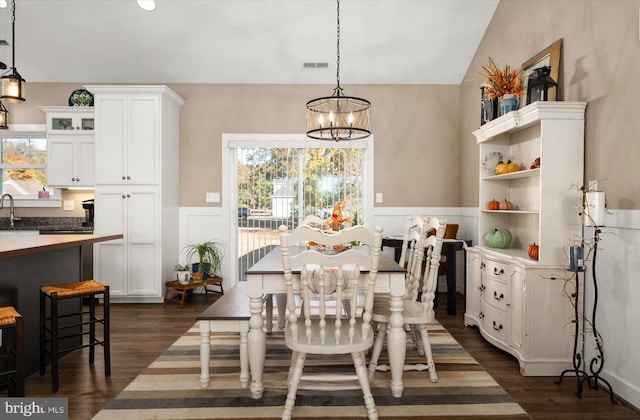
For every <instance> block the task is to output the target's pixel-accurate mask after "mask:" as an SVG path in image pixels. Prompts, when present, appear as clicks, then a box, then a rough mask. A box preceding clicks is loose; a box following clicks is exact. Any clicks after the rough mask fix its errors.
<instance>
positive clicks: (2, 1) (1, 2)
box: [0, 0, 8, 9]
mask: <svg viewBox="0 0 640 420" xmlns="http://www.w3.org/2000/svg"><path fill="white" fill-rule="evenodd" d="M7 6H8V4H7V0H0V9H4V8H5V7H7Z"/></svg>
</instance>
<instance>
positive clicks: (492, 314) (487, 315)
mask: <svg viewBox="0 0 640 420" xmlns="http://www.w3.org/2000/svg"><path fill="white" fill-rule="evenodd" d="M480 327H481V328H482V330H483V331H484V332H485V333H487V334H489V335H490V336H492V337H493V338H495V339H496V340H498V341H500V342H502V343H503V344H504V345H505V346H506V345H507V340H506V338H507V314H506V312H504V311H501V310H500V309H496V308H494V307H493V306H491V305H489V304H487V303H486V302H484V301H482V302H480Z"/></svg>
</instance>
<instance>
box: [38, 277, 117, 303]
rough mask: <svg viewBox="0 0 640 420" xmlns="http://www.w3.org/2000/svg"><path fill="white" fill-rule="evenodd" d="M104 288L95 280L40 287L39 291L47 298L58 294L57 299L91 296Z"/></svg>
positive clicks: (101, 291)
mask: <svg viewBox="0 0 640 420" xmlns="http://www.w3.org/2000/svg"><path fill="white" fill-rule="evenodd" d="M105 288H106V286H105V285H104V284H102V283H99V282H97V281H95V280H87V281H80V282H77V283H66V284H56V285H50V286H42V287H40V291H41V292H42V293H44V294H46V295H47V296H51V295H52V294H53V293H57V294H58V299H62V298H72V297H77V296H81V295H91V294H94V293H103V292H104V291H105Z"/></svg>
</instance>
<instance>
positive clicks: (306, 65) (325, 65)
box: [302, 62, 329, 69]
mask: <svg viewBox="0 0 640 420" xmlns="http://www.w3.org/2000/svg"><path fill="white" fill-rule="evenodd" d="M302 68H304V69H328V68H329V63H327V62H318V63H310V62H309V63H303V64H302Z"/></svg>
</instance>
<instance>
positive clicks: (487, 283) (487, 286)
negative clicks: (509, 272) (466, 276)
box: [482, 276, 509, 312]
mask: <svg viewBox="0 0 640 420" xmlns="http://www.w3.org/2000/svg"><path fill="white" fill-rule="evenodd" d="M482 284H483V285H484V291H483V293H482V300H484V301H485V302H486V303H488V304H489V305H492V306H495V307H496V308H498V309H501V310H503V311H505V312H506V311H507V309H508V306H509V305H508V302H509V285H508V284H507V283H505V282H502V281H499V280H496V279H494V278H492V277H490V276H482Z"/></svg>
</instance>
